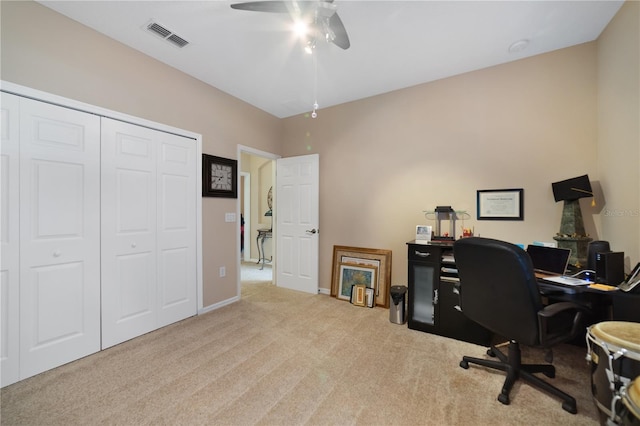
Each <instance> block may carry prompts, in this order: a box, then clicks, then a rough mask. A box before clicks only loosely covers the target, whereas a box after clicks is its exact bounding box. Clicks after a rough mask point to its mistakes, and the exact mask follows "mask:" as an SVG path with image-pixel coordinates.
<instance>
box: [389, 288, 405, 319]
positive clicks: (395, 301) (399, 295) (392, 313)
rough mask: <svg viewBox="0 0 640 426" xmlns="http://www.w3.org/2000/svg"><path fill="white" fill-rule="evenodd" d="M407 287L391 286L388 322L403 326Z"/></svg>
mask: <svg viewBox="0 0 640 426" xmlns="http://www.w3.org/2000/svg"><path fill="white" fill-rule="evenodd" d="M406 294H407V287H406V286H403V285H392V286H391V305H390V306H389V321H391V322H392V323H394V324H404V322H405V318H406V314H405V304H406V302H405V295H406Z"/></svg>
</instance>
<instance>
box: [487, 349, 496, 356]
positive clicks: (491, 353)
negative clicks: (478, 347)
mask: <svg viewBox="0 0 640 426" xmlns="http://www.w3.org/2000/svg"><path fill="white" fill-rule="evenodd" d="M487 355H489V356H490V357H491V358H495V357H496V354H495V352H493V349H491V348H489V349H487Z"/></svg>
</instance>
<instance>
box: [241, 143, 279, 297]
mask: <svg viewBox="0 0 640 426" xmlns="http://www.w3.org/2000/svg"><path fill="white" fill-rule="evenodd" d="M243 153H244V154H249V155H254V156H256V157H262V158H266V159H269V160H272V161H275V160H277V159H278V158H281V157H282V156H280V155H278V154H274V153H271V152H267V151H262V150H259V149H256V148H252V147H250V146H246V145H240V144H238V147H237V154H236V158H237V159H238V172H241V171H242V154H243ZM272 173H273V175H272V176H271V179H272V182H273V186H275V185H276V168H275V167H273V172H272ZM238 185H240V179H238ZM239 189H240V188H238V193H240V191H239ZM276 196H277V195H276V194H274V198H275V197H276ZM274 202H275V201H274ZM240 204H241V203H240V199H239V198H238V199H237V200H236V217H238V218H240ZM245 208H246V205H245ZM274 214H275V213H274ZM249 219H250V218H249ZM247 220H248V219H247V218H246V217H245V224H246V222H247ZM272 220H273V218H272ZM237 223H238V231H239V230H240V219H238V221H237ZM273 226H274V227H275V220H274V221H273ZM235 234H236V239H237V240H236V247H240V232H236V233H235ZM275 234H276V233H275V230H274V232H273V235H274V237H275ZM249 237H250V236H249ZM250 239H251V238H249V240H250ZM244 243H245V245H247V244H250V243H251V242H250V241H249V242H248V240H247V238H246V237H245V240H244ZM275 244H276V241H275V238H274V239H273V245H274V247H275ZM236 252H237V253H236V271H238V273H237V274H236V275H237V283H236V297H237V298H238V299H240V297H241V291H242V274H241V272H240V271H241V267H242V266H241V262H242V255H241V254H240V250H236ZM274 253H275V250H274ZM271 265H272V274H273V280H274V284H275V278H276V270H277V262H276V257H275V256H274V257H273V262H272V264H271Z"/></svg>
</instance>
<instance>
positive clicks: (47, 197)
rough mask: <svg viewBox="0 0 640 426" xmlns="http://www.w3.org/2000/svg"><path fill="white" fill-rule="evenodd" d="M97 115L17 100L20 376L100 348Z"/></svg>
mask: <svg viewBox="0 0 640 426" xmlns="http://www.w3.org/2000/svg"><path fill="white" fill-rule="evenodd" d="M99 191H100V119H99V118H98V117H96V116H94V115H91V114H87V113H82V112H78V111H74V110H70V109H66V108H62V107H58V106H54V105H50V104H45V103H41V102H37V101H32V100H29V99H20V214H21V221H20V359H21V365H20V376H21V378H26V377H29V376H32V375H34V374H37V373H40V372H42V371H45V370H48V369H50V368H53V367H56V366H58V365H61V364H64V363H66V362H70V361H72V360H75V359H78V358H81V357H83V356H86V355H88V354H90V353H93V352H96V351H98V350H99V349H100V243H99V241H100V231H99V230H100V196H99Z"/></svg>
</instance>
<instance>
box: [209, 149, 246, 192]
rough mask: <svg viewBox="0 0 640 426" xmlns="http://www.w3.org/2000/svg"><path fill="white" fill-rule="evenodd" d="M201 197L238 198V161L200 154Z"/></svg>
mask: <svg viewBox="0 0 640 426" xmlns="http://www.w3.org/2000/svg"><path fill="white" fill-rule="evenodd" d="M202 196H203V197H222V198H238V161H237V160H231V159H229V158H222V157H216V156H214V155H207V154H202Z"/></svg>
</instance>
